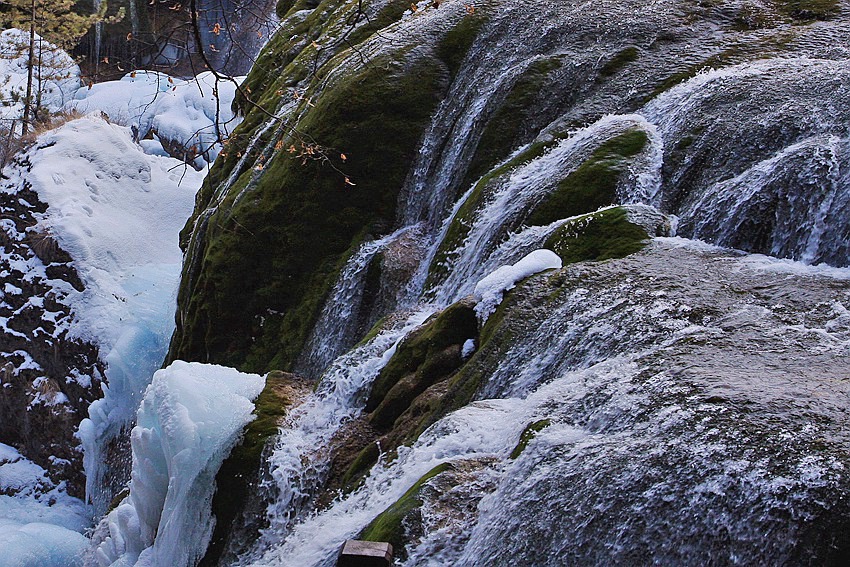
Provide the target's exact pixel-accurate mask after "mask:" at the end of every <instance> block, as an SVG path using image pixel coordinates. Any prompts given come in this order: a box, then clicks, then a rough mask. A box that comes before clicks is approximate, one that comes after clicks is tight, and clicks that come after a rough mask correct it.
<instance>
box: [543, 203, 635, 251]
mask: <svg viewBox="0 0 850 567" xmlns="http://www.w3.org/2000/svg"><path fill="white" fill-rule="evenodd" d="M648 239H649V235H648V234H647V233H646V231H645V230H644V229H643V228H642V227H640V226H638V225H636V224H633V223H631V222H629V219H628V214H627V212H626V210H625V209H624V208H622V207H615V208H611V209H605V210H603V211H600V212H597V213H593V214H589V215H586V216H582V217H579V218H576V219H573V220H570V221H569V222H567V223H565V224H564V225H563V226H561V227H560V228H558V230H556V231H555V232H554V233H552V235H551V236H550V237H549V238H548V239H547V240H546V243H545V244H544V247H545V248H548V249H550V250H552V251H554V252H555V253H556V254H558V256H560V257H561V259H562V260H563V261H564V265H566V264H572V263H574V262H584V261H588V260H608V259H611V258H624V257H626V256H628V255H629V254H634V253H635V252H637V251H639V250H641V249H642V248H643V247H644V246H646V243H647V241H648Z"/></svg>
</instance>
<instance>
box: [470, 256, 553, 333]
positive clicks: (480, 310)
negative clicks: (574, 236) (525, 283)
mask: <svg viewBox="0 0 850 567" xmlns="http://www.w3.org/2000/svg"><path fill="white" fill-rule="evenodd" d="M561 266H562V262H561V257H560V256H558V255H557V254H555V253H554V252H552V251H551V250H546V249H543V248H541V249H540V250H535V251H534V252H532V253H530V254H528V255H527V256H525V257H524V258H523V259H522V260H520V261H519V262H517V263H516V264H514V265H512V266H502V267H501V268H497V269H496V270H494V271H493V272H491V273H490V274H489V275H488V276H485V277H484V278H483V279H482V280H481V281H479V282H478V283H477V284H476V285H475V291H474V292H473V293H474V294H475V297H476V299H478V304H477V305H476V306H475V313H476V314H477V315H478V318H479V319H480V320H481V321H485V320H486V319H487V318H488V317H489V316H490V315H491V314H492V313H493V312H494V311H495V310H496V307H498V306H499V304H500V303H501V302H502V298H503V297H504V294H505V292H506V291H508V290H509V289H513V287H514V286H515V285H516V283H517V282H518V281H520V280H521V279H523V278H527V277H528V276H530V275H533V274H536V273H538V272H542V271H543V270H549V269H553V268H554V269H558V268H560V267H561Z"/></svg>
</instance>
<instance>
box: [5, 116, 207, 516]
mask: <svg viewBox="0 0 850 567" xmlns="http://www.w3.org/2000/svg"><path fill="white" fill-rule="evenodd" d="M5 173H6V175H7V176H9V177H10V183H9V184H8V186H9V187H14V186H16V185H29V186H31V189H32V191H34V192H35V193H36V194H37V195H38V198H39V199H40V200H41V201H43V202H45V203H47V204H48V208H47V211H46V212H44V213H39V214H37V215H36V216H37V218H38V224H37V226H36V230H37V231H38V232H40V233H44V234H49V235H51V236H52V237H53V238H55V239H56V241H57V242H58V243H59V245H60V247H61V248H62V249H63V250H64V251H66V252H68V253H69V254H70V256H71V257H72V258H73V265H74V268H75V269H76V271H77V273H78V274H79V276H80V279H81V280H82V282H83V284H84V289H83V290H82V291H80V290H77V289H75V288H72V287H71V286H67V288H66V289H64V290H63V294H64V298H63V302H65V303H67V304H69V305H71V306H72V308H73V311H74V313H75V318H74V320H73V321H72V322H70V323H69V324H70V329H69V330H68V336H69V338H72V339H73V338H76V339H80V340H82V341H85V342H90V343H92V344H95V345H97V346H98V348H99V350H100V352H101V356H102V357H103V359H104V360H105V362H106V364H107V371H106V375H107V379H108V382H109V385H108V388H104V398H103V399H101V400H98V401H96V402H95V403H94V404H92V406H91V407H89V416H90V419H88V420H85V421H83V423H82V424H81V425H80V439H81V441H82V443H83V447H84V449H85V455H84V461H85V468H86V471H87V475H88V478H87V492H88V494H89V497H90V498H92V499H93V501H94V502H95V504H96V505H97V506H98V508H99V509H103V508H105V506H106V504H107V503H108V501H109V499H110V498H111V496H109V495H103V496H102V497H101V495H99V494H97V490H96V488H97V487H99V486H100V479H101V474H102V470H101V468H102V466H103V461H104V459H103V458H102V455H101V452H100V449H101V448H102V447H103V446H104V443H105V440H107V439H109V438H110V437H112V436H114V435H117V434H118V433H119V432H120V430H121V429H122V428H124V427H126V424H128V423H130V422H131V421H132V418H133V415H134V413H135V411H136V408H138V404H139V401H140V400H141V396H142V393H143V392H144V389H145V387H146V386H147V384H148V383H149V382H150V379H151V376H152V375H153V372H154V371H155V370H156V369H157V368H159V367H160V365H161V364H162V360H163V358H164V356H165V351H166V349H167V346H168V339H169V337H170V335H171V332H172V330H173V326H174V321H173V313H174V309H175V298H176V290H177V285H178V281H179V276H180V268H181V263H182V253H181V251H180V248H179V246H178V233H179V231H180V229H181V228H182V227H183V225H184V223H185V222H186V219H187V218H188V217H189V215H190V214H191V212H192V207H193V205H194V196H195V192H196V190H197V188H198V187H200V184H201V181H202V175H201V174H200V173H198V172H196V171H195V170H193V169H192V168H189V167H187V166H186V165H185V164H183V163H182V162H179V161H177V160H175V159H172V158H162V157H157V156H150V155H146V154H145V153H143V151H142V149H141V148H140V147H139V146H138V145H137V144H135V143H134V142H133V140H132V137H131V134H130V130H129V128H126V127H122V126H117V125H114V124H109V123H108V122H107V121H105V120H104V119H103V118H100V117H96V116H88V117H84V118H81V119H78V120H74V121H71V122H68V123H67V124H65V125H64V126H62V127H61V128H58V129H56V130H52V131H50V132H48V133H46V134H44V135H42V136H41V137H40V138H39V139H38V142H37V143H36V145H35V146H34V147H33V148H32V149H31V150H30V151H29V152H28V153H27V155H26V156H25V159H23V160H22V161H21V163H20V164H17V165H16V166H14V167H11V168H7V169H6V171H5ZM16 180H17V181H16Z"/></svg>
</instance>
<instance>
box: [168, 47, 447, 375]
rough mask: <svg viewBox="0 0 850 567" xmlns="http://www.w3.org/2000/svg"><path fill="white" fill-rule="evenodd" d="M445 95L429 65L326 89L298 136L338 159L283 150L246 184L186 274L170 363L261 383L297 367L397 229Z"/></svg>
mask: <svg viewBox="0 0 850 567" xmlns="http://www.w3.org/2000/svg"><path fill="white" fill-rule="evenodd" d="M445 87H446V81H445V71H444V66H443V65H442V64H441V63H440V62H439V61H437V60H435V59H433V58H431V57H429V56H428V55H427V54H426V55H422V54H420V55H416V56H414V55H410V56H409V57H408V56H404V55H402V54H399V59H397V60H392V59H389V58H386V59H384V60H373V61H371V62H370V63H369V64H368V65H366V66H365V67H359V68H357V69H356V70H354V71H349V72H347V73H346V74H344V75H342V76H341V77H339V78H338V80H337V81H336V82H333V83H331V84H330V85H329V86H327V87H325V90H324V91H323V92H322V93H321V95H319V96H318V97H317V98H316V99H315V102H314V103H313V104H314V106H313V107H311V108H310V109H309V111H308V112H307V113H306V114H305V115H304V116H303V117H302V119H301V120H300V122H299V124H298V127H297V130H298V131H299V132H309V133H310V135H311V138H312V139H314V140H317V141H319V142H320V144H321V145H322V146H323V147H324V148H326V150H325V155H326V156H327V157H328V160H322V159H319V160H312V159H308V160H306V161H305V160H303V159H297V158H296V157H294V156H293V154H290V153H288V152H287V151H286V148H287V147H289V145H290V144H287V143H284V144H281V147H280V151H278V152H276V153H275V154H274V155H273V156H272V157H271V158H270V159H268V160H267V161H266V162H265V164H264V165H263V170H262V172H258V171H255V170H254V169H252V170H249V171H246V172H244V173H243V174H242V177H241V178H240V179H239V181H238V182H237V183H236V184H235V185H234V187H233V188H231V190H230V192H229V194H228V195H227V197H226V198H225V200H224V202H223V203H222V204H221V205H220V206H219V207H218V208H217V209H216V211H215V212H214V213H213V215H212V217H211V218H210V220H209V223H208V225H207V226H208V228H207V232H206V234H205V235H203V243H204V247H203V249H202V250H198V251H195V252H193V254H194V256H195V257H193V258H191V259H188V260H187V263H186V266H189V267H191V266H192V264H193V263H197V264H196V267H197V270H196V273H197V277H196V278H195V279H193V278H191V277H187V274H186V273H185V270H184V277H183V283H182V287H181V293H180V298H179V302H180V304H181V306H183V309H182V311H183V316H182V317H181V320H180V321H179V322H178V332H177V333H176V334H175V340H174V341H173V342H172V350H171V353H170V356H171V357H172V358H182V359H187V360H201V361H205V362H216V363H221V364H227V365H230V366H235V367H239V368H242V369H245V370H249V371H256V372H263V371H264V370H265V369H267V368H269V367H277V368H284V369H289V368H291V366H292V364H293V362H294V360H295V358H296V356H297V354H298V352H299V351H300V349H301V347H302V345H303V343H304V341H305V340H306V337H307V334H308V332H309V329H310V327H311V325H312V323H313V322H314V321H315V318H316V316H317V314H318V312H319V310H320V309H321V306H322V303H323V301H324V299H325V297H326V295H327V293H328V292H329V291H330V289H331V287H332V285H333V282H334V280H335V278H336V276H337V274H338V272H339V270H340V268H341V266H342V264H343V262H344V261H345V259H346V258H347V255H348V254H350V252H351V251H353V250H354V249H356V246H357V245H358V243H359V242H360V241H361V240H362V239H363V238H364V237H365V236H366V235H367V234H372V235H374V234H379V233H382V232H384V231H386V230H388V229H389V227H390V226H391V224H392V222H393V221H394V219H395V207H396V200H397V194H398V190H399V189H400V187H401V186H402V183H403V181H404V178H405V176H406V174H407V170H408V168H409V165H410V163H411V162H412V160H413V158H414V156H415V152H416V148H417V146H418V143H419V139H420V137H421V135H422V132H423V130H424V128H425V124H426V122H427V120H428V118H429V117H430V115H431V113H432V111H433V109H434V108H435V106H436V104H437V103H438V102H439V100H440V98H441V97H442V94H443V92H444V90H445ZM296 143H297V142H295V141H293V142H292V144H291V145H295V144H296ZM299 147H300V146H299ZM331 148H333V149H331ZM231 151H233V150H231ZM342 152H344V153H345V154H346V160H344V161H343V160H341V159H340V158H339V157H338V156H339V155H340V154H341V153H342ZM223 173H224V172H223ZM221 177H222V176H219V177H218V178H219V179H220V178H221ZM346 178H349V179H350V180H351V181H352V182H353V183H355V184H356V185H350V184H348V183H346ZM245 188H248V189H247V191H248V196H247V197H245V198H243V199H240V200H238V201H237V200H236V196H237V195H238V194H239V193H240V192H241V191H242V190H243V189H245ZM209 193H210V191H209V190H207V191H206V194H209ZM203 199H204V194H202V195H201V197H200V198H199V201H200V202H201V207H202V206H203V202H202V201H203ZM201 207H199V210H201ZM191 224H192V221H190V225H187V226H191ZM196 238H197V235H196ZM190 282H191V284H190ZM190 285H191V288H190ZM222 329H227V332H222Z"/></svg>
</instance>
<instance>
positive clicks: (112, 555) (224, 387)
mask: <svg viewBox="0 0 850 567" xmlns="http://www.w3.org/2000/svg"><path fill="white" fill-rule="evenodd" d="M264 385H265V380H264V378H263V377H261V376H258V375H256V374H243V373H240V372H238V371H237V370H234V369H232V368H226V367H223V366H214V365H207V364H200V363H188V362H182V361H176V362H174V363H173V364H172V365H171V366H169V367H168V368H166V369H164V370H159V371H157V372H156V374H155V375H154V378H153V382H151V384H150V386H149V387H148V389H147V391H146V392H145V397H144V400H143V401H142V405H141V407H140V408H139V411H138V417H137V425H136V427H134V428H133V431H132V433H131V444H132V450H133V473H132V480H131V483H130V495H129V497H128V498H126V499H125V500H124V502H123V503H122V504H121V505H120V506H118V507H117V508H116V509H115V510H113V511H112V512H111V513H110V514H109V515H108V516H107V517H106V518H105V520H104V523H105V524H106V526H107V528H108V534H109V535H108V536H106V537H105V538H104V539H103V541H102V542H100V544H99V546H98V549H97V552H96V557H97V561H98V562H99V564H100V565H103V566H105V565H140V566H141V565H145V566H148V565H149V566H156V565H175V566H180V565H194V564H195V563H196V562H197V561H198V560H199V559H200V558H201V556H202V555H203V553H204V551H205V550H206V547H207V544H208V543H209V539H210V537H211V535H212V528H213V520H212V516H211V512H210V502H211V499H212V496H213V492H214V490H215V483H214V478H215V475H216V473H217V472H218V469H219V467H220V466H221V463H222V462H223V461H224V459H225V458H226V457H227V455H228V454H229V453H230V450H231V449H232V448H233V446H234V445H235V444H236V442H237V440H238V438H239V436H240V434H241V432H242V428H243V427H244V426H245V424H247V423H249V422H250V421H251V420H252V419H253V415H252V412H253V410H254V404H253V403H252V400H253V399H254V398H256V397H257V396H258V395H259V394H260V392H261V391H262V389H263V387H264Z"/></svg>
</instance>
